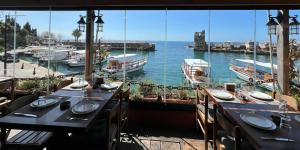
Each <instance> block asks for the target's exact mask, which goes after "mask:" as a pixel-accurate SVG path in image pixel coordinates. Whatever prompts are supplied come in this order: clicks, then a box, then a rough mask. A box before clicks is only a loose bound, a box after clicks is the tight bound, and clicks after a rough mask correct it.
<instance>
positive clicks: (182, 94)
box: [178, 90, 188, 100]
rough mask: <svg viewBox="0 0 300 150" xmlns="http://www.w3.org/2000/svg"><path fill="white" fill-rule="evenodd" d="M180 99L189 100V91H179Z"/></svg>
mask: <svg viewBox="0 0 300 150" xmlns="http://www.w3.org/2000/svg"><path fill="white" fill-rule="evenodd" d="M178 97H179V99H181V100H187V99H188V91H187V90H178Z"/></svg>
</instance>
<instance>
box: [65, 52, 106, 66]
mask: <svg viewBox="0 0 300 150" xmlns="http://www.w3.org/2000/svg"><path fill="white" fill-rule="evenodd" d="M106 61H107V58H105V59H104V60H102V61H101V62H102V63H105V62H106ZM65 62H66V63H67V64H68V66H69V67H83V66H84V65H85V50H76V51H73V52H72V54H71V56H70V58H69V59H68V60H65ZM99 62H100V61H99V60H96V62H95V63H94V65H96V64H99Z"/></svg>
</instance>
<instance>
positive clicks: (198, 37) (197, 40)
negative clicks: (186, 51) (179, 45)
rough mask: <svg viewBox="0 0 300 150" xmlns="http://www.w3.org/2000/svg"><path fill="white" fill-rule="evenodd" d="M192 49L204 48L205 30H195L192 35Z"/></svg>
mask: <svg viewBox="0 0 300 150" xmlns="http://www.w3.org/2000/svg"><path fill="white" fill-rule="evenodd" d="M194 45H195V46H194V50H205V49H206V42H205V30H202V31H201V32H195V35H194Z"/></svg>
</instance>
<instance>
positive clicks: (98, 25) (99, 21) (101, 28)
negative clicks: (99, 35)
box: [96, 16, 104, 32]
mask: <svg viewBox="0 0 300 150" xmlns="http://www.w3.org/2000/svg"><path fill="white" fill-rule="evenodd" d="M96 24H97V30H98V31H100V32H103V24H104V21H103V20H102V16H99V17H98V19H97V21H96Z"/></svg>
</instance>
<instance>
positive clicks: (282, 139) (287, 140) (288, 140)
mask: <svg viewBox="0 0 300 150" xmlns="http://www.w3.org/2000/svg"><path fill="white" fill-rule="evenodd" d="M260 138H261V139H263V140H276V141H285V142H294V141H295V140H294V139H289V138H272V137H260Z"/></svg>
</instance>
